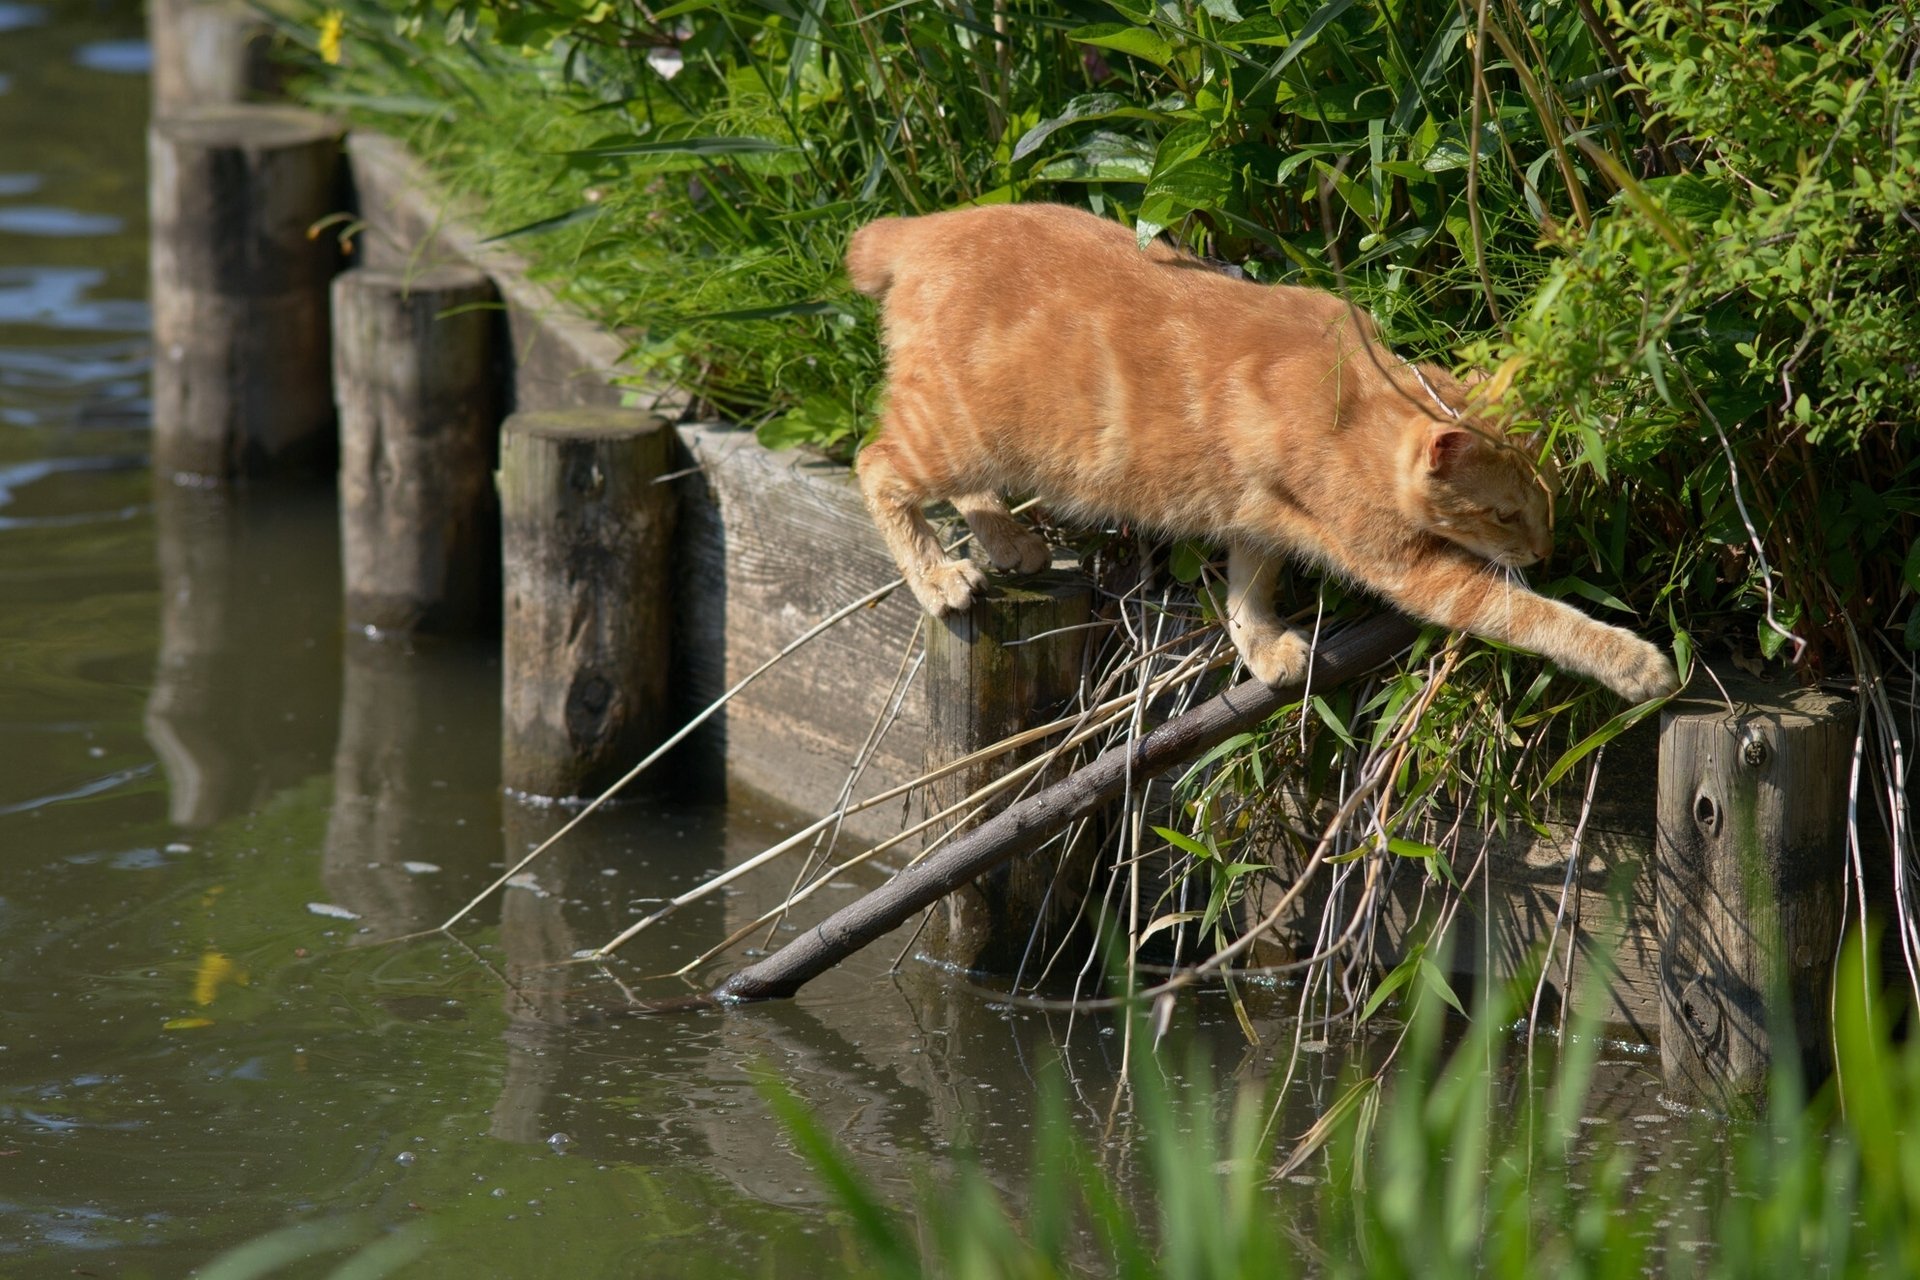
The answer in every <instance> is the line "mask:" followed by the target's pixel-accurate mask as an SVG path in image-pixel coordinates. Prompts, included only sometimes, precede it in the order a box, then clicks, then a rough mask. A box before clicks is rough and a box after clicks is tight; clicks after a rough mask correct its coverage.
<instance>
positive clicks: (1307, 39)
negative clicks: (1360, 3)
mask: <svg viewBox="0 0 1920 1280" xmlns="http://www.w3.org/2000/svg"><path fill="white" fill-rule="evenodd" d="M1352 5H1353V0H1327V3H1326V4H1323V5H1321V6H1320V7H1319V8H1318V9H1317V10H1315V11H1314V14H1313V16H1312V17H1311V18H1308V19H1307V21H1306V24H1305V25H1304V26H1302V27H1301V28H1300V34H1299V35H1297V36H1295V37H1294V38H1293V43H1292V44H1289V45H1288V46H1287V47H1286V48H1284V49H1282V50H1281V51H1280V56H1279V57H1277V58H1275V59H1274V60H1273V63H1272V65H1270V66H1269V67H1268V68H1267V71H1266V74H1265V75H1263V76H1261V77H1260V80H1259V82H1258V83H1257V84H1255V85H1254V87H1253V91H1252V92H1251V93H1249V94H1247V95H1246V96H1247V97H1252V96H1253V95H1254V94H1255V93H1258V92H1259V91H1260V90H1261V89H1264V88H1265V87H1266V86H1267V84H1268V83H1269V82H1270V81H1272V80H1274V79H1276V78H1277V77H1278V76H1279V75H1280V73H1281V72H1282V71H1285V70H1286V69H1287V68H1288V67H1290V66H1292V65H1293V60H1294V59H1295V58H1297V57H1299V56H1300V55H1301V54H1303V53H1305V52H1306V51H1307V48H1308V46H1309V45H1311V44H1312V43H1313V42H1314V41H1315V40H1317V39H1319V37H1320V33H1321V32H1322V31H1325V30H1326V29H1327V24H1328V23H1329V22H1332V21H1333V20H1334V19H1335V18H1337V17H1339V16H1340V15H1341V14H1343V13H1345V12H1346V11H1347V10H1348V9H1349V8H1350V7H1352Z"/></svg>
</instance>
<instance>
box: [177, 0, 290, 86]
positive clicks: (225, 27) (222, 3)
mask: <svg viewBox="0 0 1920 1280" xmlns="http://www.w3.org/2000/svg"><path fill="white" fill-rule="evenodd" d="M147 43H148V45H149V46H151V48H152V50H153V113H154V114H155V115H165V114H166V113H168V112H170V111H176V110H178V109H180V108H181V107H192V106H205V105H208V104H211V103H218V102H246V101H248V100H249V99H252V98H261V97H273V96H275V95H277V94H278V93H279V90H280V69H279V68H278V67H277V66H275V65H274V62H273V59H272V58H271V57H270V56H269V48H270V46H271V45H272V43H273V24H272V23H271V22H269V21H268V20H267V18H266V15H264V14H262V13H261V12H260V11H259V10H258V9H255V8H252V7H251V6H249V5H246V4H242V3H238V2H237V0H147Z"/></svg>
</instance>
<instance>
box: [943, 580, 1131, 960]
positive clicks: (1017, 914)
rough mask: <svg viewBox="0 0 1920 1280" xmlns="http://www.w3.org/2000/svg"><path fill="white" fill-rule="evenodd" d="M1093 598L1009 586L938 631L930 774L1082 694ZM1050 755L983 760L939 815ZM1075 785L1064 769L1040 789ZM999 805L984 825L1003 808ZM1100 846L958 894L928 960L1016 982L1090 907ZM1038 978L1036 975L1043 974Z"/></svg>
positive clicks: (1053, 586)
mask: <svg viewBox="0 0 1920 1280" xmlns="http://www.w3.org/2000/svg"><path fill="white" fill-rule="evenodd" d="M1092 612H1093V588H1092V586H1091V585H1090V584H1089V583H1087V582H1086V581H1085V580H1084V579H1081V578H1078V577H1065V576H1062V577H1059V578H1048V579H1047V580H1044V581H1039V582H1035V583H1033V584H1031V585H1029V586H1018V587H1006V588H1004V589H1002V590H999V591H996V592H995V594H994V595H993V596H992V597H990V598H988V599H984V600H979V601H976V602H975V604H974V606H973V608H972V609H970V610H969V611H967V612H966V613H963V614H956V615H954V616H952V617H949V618H945V619H942V620H939V621H932V620H929V622H928V624H927V626H928V632H927V662H926V679H927V739H926V742H927V746H926V766H927V768H928V769H929V770H931V769H935V768H938V767H940V766H942V765H945V764H948V763H950V762H951V761H954V760H957V759H959V758H960V757H962V756H965V755H968V754H970V753H972V752H974V751H977V750H979V749H980V748H982V747H987V746H991V745H992V744H994V743H996V742H998V741H1000V740H1001V739H1002V738H1005V737H1008V736H1009V735H1012V734H1015V733H1018V732H1020V731H1021V730H1023V729H1027V728H1030V727H1032V726H1033V725H1036V724H1041V723H1044V722H1046V721H1048V720H1051V719H1054V718H1055V717H1056V716H1058V715H1059V714H1061V713H1062V711H1063V709H1065V708H1066V707H1067V706H1068V705H1069V704H1070V702H1071V700H1072V697H1073V694H1074V691H1075V690H1076V689H1077V688H1079V685H1080V676H1081V660H1082V655H1083V654H1084V653H1085V652H1086V638H1087V632H1086V630H1085V624H1086V622H1087V621H1088V620H1089V619H1090V618H1091V617H1092ZM1045 749H1046V744H1036V745H1034V746H1029V747H1025V748H1022V749H1021V750H1019V751H1017V752H1013V753H1011V754H1008V755H1003V756H998V757H996V758H994V759H991V760H983V761H981V762H980V763H979V764H977V765H974V766H972V767H970V768H966V769H961V770H959V771H957V772H955V773H952V774H949V775H948V776H947V777H945V778H941V779H939V780H938V781H936V782H933V783H931V784H929V786H928V787H927V790H926V796H925V805H926V809H927V811H928V812H929V813H937V812H939V811H940V810H942V809H945V808H947V807H948V806H950V805H954V804H957V803H959V802H960V801H961V800H962V799H964V798H965V797H966V796H968V795H970V794H972V793H973V792H974V791H976V790H978V789H979V788H980V787H982V786H985V785H986V784H987V783H989V782H991V781H993V780H994V779H995V778H998V777H1000V776H1002V775H1003V774H1004V773H1005V772H1006V771H1007V770H1008V769H1009V768H1011V767H1013V766H1014V765H1016V764H1018V763H1020V762H1021V761H1023V760H1027V759H1031V758H1032V757H1034V756H1035V755H1038V754H1040V753H1041V752H1042V751H1044V750H1045ZM1063 776H1065V769H1064V768H1061V769H1056V770H1053V771H1052V772H1050V773H1049V774H1047V775H1046V776H1045V777H1043V778H1041V779H1039V780H1038V781H1037V782H1036V783H1035V786H1036V787H1038V786H1044V785H1046V783H1048V782H1050V781H1053V780H1055V779H1057V778H1060V777H1063ZM1013 798H1014V797H1013V796H1012V794H1011V793H1008V794H1003V795H1001V796H998V797H995V799H994V800H992V801H991V802H989V803H988V805H987V807H986V809H985V811H984V812H983V813H982V814H981V817H980V819H976V822H977V821H980V820H983V819H985V818H986V817H988V816H991V815H992V814H994V813H997V812H999V811H1000V810H1001V809H1003V808H1005V807H1006V806H1007V805H1008V804H1009V803H1011V801H1012V800H1013ZM1092 852H1093V842H1092V841H1089V840H1085V839H1081V840H1078V841H1076V842H1075V846H1074V847H1073V848H1070V849H1067V850H1062V849H1060V848H1059V847H1057V846H1053V845H1049V846H1048V847H1046V848H1044V849H1041V850H1039V851H1037V852H1035V853H1032V854H1028V855H1026V856H1025V857H1021V858H1015V859H1013V860H1012V861H1010V862H1007V863H1005V864H1003V865H1002V866H1000V867H998V868H996V869H995V870H993V871H991V872H989V873H988V874H986V875H984V876H981V877H980V878H979V879H978V880H975V881H974V882H972V883H971V884H968V885H966V886H964V887H962V888H960V889H958V890H956V891H955V892H953V893H951V894H949V895H948V896H947V897H946V898H945V899H943V900H942V901H941V902H940V904H939V905H938V906H936V907H935V908H934V912H933V918H932V919H931V920H930V921H929V923H928V926H927V930H926V932H925V934H924V935H922V938H921V950H922V951H923V952H925V953H926V954H927V955H929V956H932V957H934V958H935V959H938V960H940V961H942V962H944V963H947V964H952V965H956V966H958V967H960V968H962V969H973V970H980V971H984V972H990V973H1002V974H1011V973H1016V972H1018V971H1020V968H1021V960H1022V958H1023V957H1026V956H1027V955H1028V953H1029V946H1030V944H1032V948H1033V950H1032V954H1033V955H1034V956H1037V957H1039V958H1040V961H1039V962H1040V963H1044V958H1045V956H1046V955H1047V954H1048V952H1049V950H1050V948H1051V946H1052V945H1055V944H1057V943H1058V941H1059V938H1060V934H1061V932H1062V931H1063V930H1064V929H1065V928H1067V927H1068V926H1069V925H1070V924H1071V922H1072V920H1073V919H1074V918H1075V916H1076V915H1077V914H1078V911H1079V908H1080V902H1081V898H1082V896H1083V895H1084V893H1085V891H1086V885H1087V877H1088V872H1089V870H1090V867H1089V859H1090V857H1091V855H1092ZM1033 967H1034V968H1035V969H1037V968H1038V965H1037V964H1036V965H1034V966H1033Z"/></svg>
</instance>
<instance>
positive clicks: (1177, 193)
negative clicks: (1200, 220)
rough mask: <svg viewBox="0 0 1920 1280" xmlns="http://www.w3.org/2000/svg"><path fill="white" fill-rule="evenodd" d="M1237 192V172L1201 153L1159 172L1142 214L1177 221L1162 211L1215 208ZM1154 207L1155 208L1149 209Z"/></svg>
mask: <svg viewBox="0 0 1920 1280" xmlns="http://www.w3.org/2000/svg"><path fill="white" fill-rule="evenodd" d="M1232 195H1233V173H1232V171H1231V170H1229V169H1228V168H1227V166H1226V165H1225V164H1224V163H1222V162H1221V161H1220V160H1219V159H1218V158H1216V157H1214V156H1198V157H1196V158H1194V159H1192V160H1187V161H1184V162H1182V163H1180V164H1177V165H1175V166H1174V167H1173V168H1171V169H1167V170H1163V171H1161V172H1158V173H1155V174H1154V175H1153V178H1152V179H1151V180H1150V181H1149V182H1148V183H1147V193H1146V196H1145V197H1144V198H1143V199H1142V201H1141V204H1140V210H1141V215H1142V216H1143V217H1151V218H1152V219H1153V221H1155V222H1158V223H1160V224H1161V225H1162V226H1164V225H1166V224H1167V223H1170V222H1172V221H1173V218H1172V217H1171V216H1159V215H1161V214H1177V213H1185V212H1189V211H1191V210H1196V209H1197V210H1200V211H1202V212H1212V211H1213V210H1215V209H1218V208H1219V207H1220V206H1221V205H1223V204H1225V203H1226V202H1227V200H1228V199H1229V198H1230V197H1231V196H1232ZM1149 210H1152V211H1153V212H1151V213H1150V212H1149Z"/></svg>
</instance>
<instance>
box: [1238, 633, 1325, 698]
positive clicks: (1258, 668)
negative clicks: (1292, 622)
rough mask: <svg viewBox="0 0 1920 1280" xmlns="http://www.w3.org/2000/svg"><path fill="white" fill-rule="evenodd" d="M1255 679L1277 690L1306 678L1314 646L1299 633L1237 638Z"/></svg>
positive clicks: (1239, 636)
mask: <svg viewBox="0 0 1920 1280" xmlns="http://www.w3.org/2000/svg"><path fill="white" fill-rule="evenodd" d="M1234 645H1235V647H1237V648H1238V649H1239V650H1240V656H1241V657H1242V658H1244V659H1245V660H1246V663H1247V670H1248V671H1251V672H1252V673H1253V676H1254V679H1256V680H1259V681H1261V682H1262V683H1265V684H1270V685H1274V686H1276V687H1277V686H1279V685H1285V684H1292V683H1294V682H1295V681H1297V680H1300V679H1302V678H1304V677H1305V676H1306V674H1307V661H1308V659H1310V658H1312V657H1313V646H1312V645H1311V644H1309V643H1308V642H1307V638H1306V637H1305V636H1303V635H1301V634H1300V633H1299V632H1297V631H1277V632H1275V631H1260V632H1254V633H1252V634H1246V633H1242V634H1240V635H1236V636H1235V637H1234Z"/></svg>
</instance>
